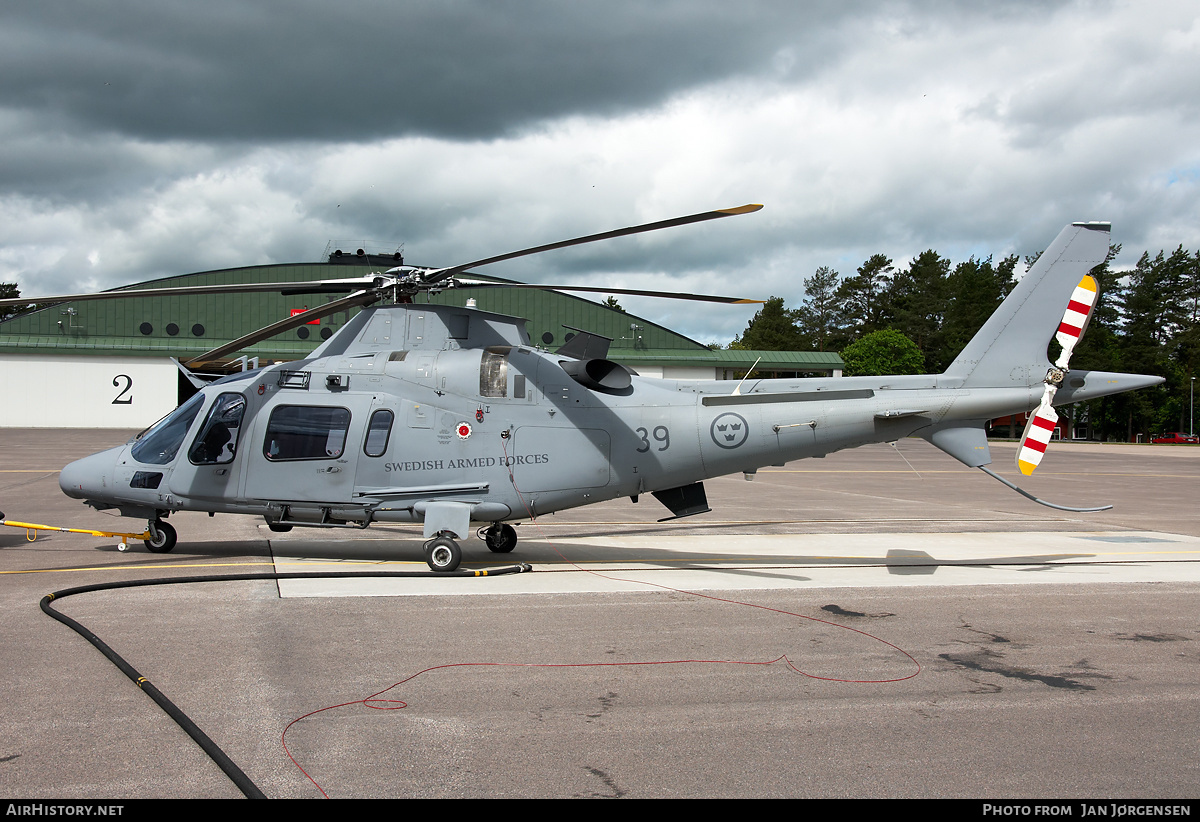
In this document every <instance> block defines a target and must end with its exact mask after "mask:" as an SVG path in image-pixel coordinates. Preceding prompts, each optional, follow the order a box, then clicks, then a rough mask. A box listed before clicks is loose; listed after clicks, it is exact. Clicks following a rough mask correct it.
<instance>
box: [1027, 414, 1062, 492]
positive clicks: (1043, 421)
mask: <svg viewBox="0 0 1200 822" xmlns="http://www.w3.org/2000/svg"><path fill="white" fill-rule="evenodd" d="M1057 425H1058V414H1056V413H1055V412H1054V406H1052V405H1050V404H1049V403H1043V404H1042V405H1039V406H1038V407H1037V409H1036V410H1035V411H1034V412H1033V416H1031V417H1030V418H1029V422H1027V423H1025V433H1024V434H1022V435H1021V448H1020V449H1019V450H1018V451H1017V468H1018V469H1019V470H1020V471H1021V473H1022V474H1024V475H1025V476H1027V477H1028V476H1029V475H1030V474H1032V473H1033V469H1035V468H1037V467H1038V464H1039V463H1040V462H1041V461H1042V457H1043V456H1044V455H1045V453H1046V446H1047V445H1049V444H1050V437H1051V436H1053V434H1054V429H1055V427H1056V426H1057Z"/></svg>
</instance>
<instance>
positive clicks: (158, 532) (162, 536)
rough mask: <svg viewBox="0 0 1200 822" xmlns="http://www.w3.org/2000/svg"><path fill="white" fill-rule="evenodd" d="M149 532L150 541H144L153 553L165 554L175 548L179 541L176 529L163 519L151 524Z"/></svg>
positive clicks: (148, 527) (148, 528)
mask: <svg viewBox="0 0 1200 822" xmlns="http://www.w3.org/2000/svg"><path fill="white" fill-rule="evenodd" d="M147 530H149V531H150V539H147V540H142V541H143V542H144V543H145V544H146V548H147V550H149V551H150V552H151V553H154V554H165V553H168V552H169V551H170V550H171V549H172V548H174V547H175V541H176V539H178V536H177V535H176V533H175V529H174V528H173V527H171V526H170V525H168V524H167V523H165V522H163V521H162V520H161V519H156V520H155V521H154V522H151V523H150V524H149V525H148V526H147Z"/></svg>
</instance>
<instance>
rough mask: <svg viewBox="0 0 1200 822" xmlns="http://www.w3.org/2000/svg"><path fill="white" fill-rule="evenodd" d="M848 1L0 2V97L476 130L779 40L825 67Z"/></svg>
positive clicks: (136, 113) (236, 120)
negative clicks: (0, 28) (825, 2)
mask: <svg viewBox="0 0 1200 822" xmlns="http://www.w3.org/2000/svg"><path fill="white" fill-rule="evenodd" d="M855 13H856V11H855V7H854V5H853V4H842V3H829V4H815V5H813V4H800V3H755V2H742V3H738V4H733V3H727V2H685V3H684V2H680V3H671V2H662V3H646V2H641V1H640V0H636V1H635V0H629V1H628V2H620V0H606V1H605V2H587V3H577V2H569V3H561V2H498V1H497V0H478V2H468V0H460V1H459V2H444V1H439V2H407V3H404V2H400V3H396V2H344V3H330V2H326V0H320V1H319V2H311V1H308V2H306V1H305V0H289V2H254V3H246V2H242V1H241V0H238V2H226V1H222V0H215V1H214V0H209V2H205V3H195V2H177V1H175V0H117V2H106V3H95V2H91V1H90V0H74V2H72V0H60V1H57V2H53V3H43V2H8V3H6V4H5V7H4V10H3V11H2V12H0V19H2V20H3V28H2V30H0V45H2V47H0V107H4V108H7V109H9V110H17V111H24V112H32V113H36V112H45V113H48V114H49V115H52V116H53V117H55V118H57V119H59V120H60V122H61V124H62V125H63V126H64V127H65V128H67V129H80V130H87V131H100V132H104V131H111V132H116V133H119V134H122V135H127V136H133V137H136V138H141V139H151V140H174V139H200V140H214V139H221V140H224V139H234V140H337V141H342V140H355V141H366V140H370V139H373V138H376V137H379V136H383V135H398V134H427V135H434V136H438V137H448V138H453V139H481V138H488V137H492V136H495V135H498V134H504V133H509V132H511V131H512V130H514V129H519V128H521V127H522V126H523V125H525V124H527V123H529V122H531V121H538V120H542V119H545V118H550V117H561V116H564V115H570V114H578V113H586V114H613V113H617V112H620V111H625V110H629V109H631V108H637V107H641V106H647V105H650V104H653V103H655V102H657V101H659V100H661V99H663V98H664V97H666V96H669V95H671V94H672V93H674V92H677V91H679V90H680V89H685V88H689V87H692V86H695V85H698V84H704V83H707V82H713V81H716V80H718V79H726V78H729V77H731V76H739V75H746V76H748V75H751V74H757V73H761V72H764V71H767V70H770V68H771V66H772V61H773V60H774V59H775V58H776V56H777V55H778V53H779V51H780V49H782V48H784V47H790V48H793V49H794V51H793V54H792V56H791V57H790V58H789V60H788V64H787V71H788V72H789V73H790V74H793V75H798V74H804V73H807V72H808V71H810V70H811V69H812V67H816V66H823V67H828V65H829V62H830V60H832V59H833V55H834V54H836V52H837V50H838V49H839V48H840V47H841V45H842V44H841V42H840V40H841V38H842V37H843V36H844V33H845V29H844V28H842V27H841V23H842V22H845V21H846V20H847V19H852V18H853V15H854V14H855ZM831 23H832V25H831ZM797 47H798V48H797Z"/></svg>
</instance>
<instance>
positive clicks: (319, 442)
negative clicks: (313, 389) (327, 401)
mask: <svg viewBox="0 0 1200 822" xmlns="http://www.w3.org/2000/svg"><path fill="white" fill-rule="evenodd" d="M349 428H350V411H349V410H348V409H345V408H337V407H328V406H312V405H281V406H279V407H278V408H276V409H275V410H274V411H272V412H271V419H270V420H269V421H268V422H267V438H266V441H265V442H264V443H263V454H264V455H265V456H266V458H267V459H269V460H276V461H279V460H318V459H337V458H338V457H340V456H342V454H343V453H344V452H345V450H346V432H347V431H348V430H349Z"/></svg>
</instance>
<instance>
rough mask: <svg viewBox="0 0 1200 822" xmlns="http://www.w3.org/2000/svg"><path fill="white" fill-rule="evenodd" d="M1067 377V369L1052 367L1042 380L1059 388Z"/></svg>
mask: <svg viewBox="0 0 1200 822" xmlns="http://www.w3.org/2000/svg"><path fill="white" fill-rule="evenodd" d="M1066 378H1067V369H1065V368H1051V369H1050V370H1049V371H1047V372H1046V379H1044V380H1042V382H1044V383H1046V385H1053V386H1054V387H1055V388H1058V387H1059V386H1061V385H1062V384H1063V380H1064V379H1066Z"/></svg>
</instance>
